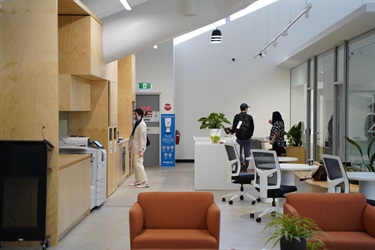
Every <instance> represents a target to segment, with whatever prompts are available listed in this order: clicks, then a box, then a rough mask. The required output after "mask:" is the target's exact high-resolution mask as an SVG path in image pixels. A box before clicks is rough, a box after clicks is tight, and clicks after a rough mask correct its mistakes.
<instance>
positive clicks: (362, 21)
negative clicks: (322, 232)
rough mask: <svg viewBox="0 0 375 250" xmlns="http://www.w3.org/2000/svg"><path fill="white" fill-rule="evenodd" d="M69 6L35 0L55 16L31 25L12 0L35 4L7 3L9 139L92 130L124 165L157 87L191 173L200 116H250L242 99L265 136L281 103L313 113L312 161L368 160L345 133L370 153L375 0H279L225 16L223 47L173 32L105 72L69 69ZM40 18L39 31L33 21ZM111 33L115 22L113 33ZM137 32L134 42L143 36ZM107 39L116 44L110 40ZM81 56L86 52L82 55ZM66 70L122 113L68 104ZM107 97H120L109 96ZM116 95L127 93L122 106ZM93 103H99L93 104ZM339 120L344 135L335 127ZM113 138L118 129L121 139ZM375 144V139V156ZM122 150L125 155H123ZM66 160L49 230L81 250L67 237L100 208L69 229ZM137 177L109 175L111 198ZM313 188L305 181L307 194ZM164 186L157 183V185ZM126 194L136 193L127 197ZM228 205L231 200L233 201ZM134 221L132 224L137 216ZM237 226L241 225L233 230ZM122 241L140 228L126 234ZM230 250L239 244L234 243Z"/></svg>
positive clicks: (309, 125) (297, 115) (54, 187)
mask: <svg viewBox="0 0 375 250" xmlns="http://www.w3.org/2000/svg"><path fill="white" fill-rule="evenodd" d="M58 2H59V1H54V2H53V3H48V4H47V3H46V2H45V1H40V2H38V4H36V6H37V10H35V9H33V8H32V7H30V11H31V12H30V13H32V14H34V13H38V14H39V15H40V13H43V15H42V17H43V18H39V19H38V20H37V21H34V22H32V23H30V25H26V23H27V19H23V18H20V16H17V17H18V18H20V20H22V21H19V22H18V21H17V18H14V19H11V18H9V12H8V11H9V9H8V7H9V6H11V5H13V4H14V6H15V7H14V6H13V7H14V8H20V10H22V11H23V9H24V8H25V6H27V5H28V4H29V3H28V2H27V1H26V2H22V1H21V2H17V3H15V2H14V3H11V1H9V0H5V1H1V2H0V4H1V8H0V18H1V24H0V25H1V27H2V31H1V32H2V34H4V35H2V36H1V39H0V44H2V46H1V53H0V61H1V62H2V65H3V66H2V70H1V72H0V76H1V81H0V87H1V88H2V90H3V91H1V93H0V97H1V98H0V108H1V109H0V110H1V115H0V124H1V128H0V138H1V140H41V139H44V138H46V139H48V140H49V141H50V142H51V143H52V144H53V145H55V147H56V148H58V145H59V138H61V137H64V136H69V135H72V134H74V135H84V136H89V137H91V138H92V139H95V140H98V141H100V142H101V143H102V144H103V145H104V146H105V148H106V149H107V152H108V154H107V157H108V158H107V159H108V163H107V164H112V163H113V162H114V161H117V160H114V159H111V158H110V157H111V156H110V155H111V154H109V152H110V151H111V152H113V154H115V151H116V150H117V145H116V144H115V141H116V140H117V139H118V138H124V139H126V138H128V135H129V134H130V132H131V126H132V118H131V111H132V110H133V109H134V107H136V106H137V102H136V96H137V95H156V96H158V97H159V102H160V104H159V110H158V111H159V112H160V114H163V113H164V114H170V113H173V114H175V115H176V124H175V127H176V129H177V130H179V131H180V132H181V137H180V144H179V145H176V161H177V162H187V164H189V166H190V167H191V169H193V166H194V165H193V164H192V162H194V139H193V138H194V136H201V137H206V136H207V131H205V130H199V125H198V122H197V120H198V119H199V117H202V116H206V115H208V114H209V113H211V112H220V113H224V114H226V116H227V117H228V118H229V119H231V118H232V117H233V116H234V115H235V114H236V113H238V112H239V105H240V104H241V103H242V102H246V103H248V104H249V105H250V109H249V113H250V114H251V115H252V116H253V118H254V122H255V131H254V137H255V138H262V139H264V138H265V137H266V136H267V135H268V134H269V130H270V125H269V124H268V120H269V119H270V117H271V114H272V112H273V111H279V112H280V113H281V114H282V115H283V118H284V121H285V125H286V126H285V127H286V128H290V127H291V126H292V125H294V124H296V123H298V122H299V121H303V122H304V129H305V131H306V132H307V131H308V133H305V134H304V146H305V147H306V150H307V153H306V158H311V159H314V160H317V161H319V160H321V155H322V154H323V153H328V154H335V155H339V156H340V157H341V158H342V159H343V160H345V161H358V160H360V155H359V154H358V152H357V150H356V149H355V148H353V147H352V146H350V145H349V144H348V143H347V142H346V141H345V139H344V136H348V137H349V138H352V139H353V140H355V141H356V142H358V143H359V144H360V145H361V146H362V147H363V148H365V149H366V148H367V146H368V145H369V143H370V140H369V139H368V138H369V137H368V134H369V133H367V131H368V130H366V128H367V127H365V124H364V123H365V120H366V116H368V115H371V113H373V111H372V110H371V107H372V106H371V105H374V104H373V103H375V76H374V73H373V72H374V70H373V69H374V68H375V60H374V58H375V54H374V53H375V52H374V51H375V50H374V47H375V42H374V41H375V30H374V29H375V13H374V11H375V2H374V1H373V0H372V1H371V0H369V1H339V0H337V1H319V0H311V1H289V0H280V1H276V2H274V3H271V4H270V5H268V6H265V7H263V8H262V9H259V10H256V11H254V12H252V13H250V14H248V15H246V16H243V17H241V18H238V19H236V20H233V21H230V20H229V18H225V24H221V25H218V27H217V28H218V29H220V30H221V32H222V34H223V40H222V43H219V44H211V43H210V36H211V32H212V30H209V31H206V32H204V33H203V34H201V35H198V36H196V37H194V38H192V39H189V40H187V41H185V42H182V43H179V44H175V43H174V41H173V39H168V40H167V41H162V40H161V41H162V42H160V43H158V44H157V49H155V48H151V47H150V48H145V49H143V50H137V51H136V52H134V53H129V54H127V55H121V52H120V51H119V53H118V54H119V55H121V58H115V59H117V60H118V61H116V60H113V61H106V62H105V66H104V60H103V66H100V67H97V68H95V65H94V66H92V65H91V67H92V69H89V70H88V71H89V72H84V73H81V72H78V73H77V72H68V70H72V69H68V68H69V67H66V68H64V69H62V68H60V67H61V66H59V60H61V57H60V58H59V57H58V51H59V46H58V45H59V43H60V44H61V43H62V42H63V41H61V40H60V39H61V37H58V35H57V33H58V32H57V31H58V26H59V25H58V22H59V21H58V20H57V18H56V16H57V13H58V12H57V6H56V3H58ZM74 2H75V1H74ZM307 3H311V5H312V7H311V9H310V10H309V15H308V17H307V18H306V17H305V16H303V17H302V18H300V19H299V20H298V21H297V22H295V23H294V24H293V25H292V26H291V27H290V28H289V30H288V35H287V36H281V37H279V38H278V39H277V45H276V46H275V47H274V46H269V47H268V48H267V50H266V51H267V53H266V55H265V56H264V57H263V58H260V57H259V56H258V57H256V58H254V56H256V55H258V54H259V53H260V52H262V49H263V48H264V46H265V45H267V44H268V43H269V42H271V41H272V39H273V38H275V37H276V36H277V34H278V33H279V32H280V31H281V30H282V29H283V28H284V27H286V26H288V24H289V23H290V21H291V20H293V18H295V17H296V16H297V15H298V14H299V13H301V11H302V10H303V9H304V8H305V7H306V5H307ZM33 4H34V3H33ZM59 4H60V3H59ZM30 6H33V5H30ZM338 10H339V11H338ZM22 11H21V12H22ZM19 15H21V14H19ZM9 24H11V25H9ZM31 24H33V27H30V26H32V25H31ZM104 24H105V22H104ZM18 25H21V26H22V27H24V29H18V31H17V32H16V33H12V32H11V31H12V29H13V28H16V27H19V26H18ZM36 27H37V28H36ZM28 30H29V32H28ZM51 31H52V32H51ZM30 33H33V34H30ZM10 34H12V35H10ZM105 34H106V32H105V26H104V32H103V36H104V37H103V40H105ZM22 37H26V38H27V39H22ZM41 37H43V39H41ZM113 39H114V38H113ZM126 39H131V36H129V37H127V38H126ZM126 39H125V41H126ZM16 41H17V42H16ZM94 44H95V43H94ZM95 45H96V46H99V47H100V46H105V44H104V45H103V44H102V42H97V43H96V44H95ZM104 51H105V49H104ZM93 52H95V47H94V49H93ZM75 60H78V59H77V57H75ZM115 61H116V62H115ZM113 68H116V69H114V70H113ZM119 69H123V70H124V72H125V71H126V73H127V74H126V76H124V77H123V78H121V79H125V80H123V82H121V81H122V80H119V79H118V82H116V79H117V76H120V75H121V74H122V73H121V72H122V71H120V70H119ZM62 70H66V72H65V74H64V75H78V76H79V77H80V78H83V79H86V78H85V77H87V76H89V77H87V78H88V79H89V81H95V83H94V84H93V83H92V82H91V83H89V85H90V88H91V96H90V95H89V96H88V97H87V91H83V93H85V94H86V96H85V98H79V99H80V100H81V101H82V100H84V99H91V105H93V103H95V105H97V106H95V107H96V108H98V109H102V110H101V112H102V113H106V114H107V113H108V112H110V111H109V110H111V108H113V107H114V106H116V107H117V105H118V107H117V108H116V109H112V111H113V112H112V113H111V112H110V115H109V116H108V119H107V118H106V119H102V117H101V116H91V115H90V114H89V112H88V111H87V109H86V108H87V107H83V108H82V106H81V107H79V109H78V110H79V111H73V110H68V109H66V110H62V109H60V108H59V91H60V92H61V89H60V88H59V87H60V86H59V85H58V83H59V81H60V79H59V77H61V76H59V75H61V71H62ZM83 70H84V71H85V70H86V69H83ZM103 71H105V72H111V73H112V75H111V74H107V75H106V73H105V72H103ZM113 72H115V73H113ZM129 72H130V74H129ZM90 75H94V77H92V76H90ZM98 75H99V76H103V77H98ZM114 75H116V76H114ZM65 77H66V76H65ZM68 78H69V77H68ZM103 79H105V80H103ZM139 82H150V83H152V89H147V90H140V89H138V88H137V83H139ZM129 83H130V86H129ZM59 84H60V83H59ZM80 86H85V87H86V88H87V86H88V85H87V82H84V83H83V84H81V85H80ZM114 89H118V92H116V93H115V94H113V95H111V94H112V93H113V90H114ZM100 90H102V91H103V92H100ZM111 91H112V92H111ZM103 93H106V94H107V95H108V96H107V97H106V98H104V99H103V95H102V94H103ZM124 93H127V94H124ZM129 93H130V94H129ZM116 95H117V96H116ZM121 96H125V97H124V99H126V100H125V101H123V100H121ZM117 98H118V99H117ZM114 100H118V103H117V101H114ZM167 103H168V104H170V105H171V107H172V108H171V109H170V110H168V111H167V110H166V109H165V108H164V105H165V104H167ZM120 104H124V105H123V106H120ZM85 105H87V103H86V104H84V105H83V106H85ZM331 118H332V130H333V133H332V140H331V139H330V138H329V137H330V135H329V132H328V124H329V123H330V120H331ZM87 121H91V122H92V123H91V124H90V125H88V126H87V127H86V128H84V127H83V126H82V123H83V122H87ZM92 124H95V125H92ZM43 127H45V128H43ZM42 128H43V129H42ZM41 130H42V134H41ZM152 133H154V134H156V135H157V134H158V133H159V132H158V131H157V129H156V131H154V130H153V131H152ZM108 136H111V138H110V140H108ZM115 148H116V149H115ZM156 150H160V149H158V148H157V149H156ZM374 151H375V149H374V147H373V148H372V152H374ZM116 152H120V150H119V151H116ZM115 157H117V156H113V158H115ZM111 161H112V163H111ZM113 164H114V163H113ZM179 164H184V163H178V164H177V165H176V168H175V169H174V170H170V169H168V170H164V169H159V170H155V169H153V167H155V166H152V167H150V170H149V171H150V172H151V171H161V172H163V171H167V172H169V171H178V168H179ZM58 166H59V155H58V151H54V152H53V153H52V156H51V164H50V168H51V169H52V171H51V173H49V177H48V182H47V190H48V194H47V208H48V209H49V213H48V212H47V214H48V216H47V223H46V225H47V226H46V227H47V232H48V234H49V235H51V236H52V237H51V245H52V247H51V248H54V247H56V249H78V248H75V246H74V243H72V246H69V247H67V248H59V241H60V240H61V242H62V244H63V241H64V239H69V238H70V237H72V236H70V235H71V234H74V232H75V230H76V228H79V227H80V226H81V224H82V223H83V222H85V220H87V219H89V218H90V217H91V216H93V215H94V213H95V212H97V211H95V210H94V211H93V213H92V214H91V215H88V216H82V215H81V214H79V215H78V216H77V218H76V219H78V221H80V222H79V223H76V222H75V223H72V224H74V226H73V227H69V226H67V228H66V229H64V230H63V231H59V229H58V227H59V226H58V225H59V222H58V220H59V219H60V218H59V217H58V214H59V213H58V211H60V212H61V210H59V209H60V208H59V206H61V204H59V199H60V196H59V173H58V172H59V171H58V169H59V168H58ZM107 167H108V165H107ZM156 167H159V166H156ZM185 167H186V166H184V167H182V168H183V169H184V168H185ZM108 169H109V167H108ZM151 169H152V170H151ZM146 171H147V169H146ZM108 174H110V173H108V171H107V176H108ZM127 174H128V175H127V176H120V177H117V179H116V180H115V181H114V180H112V181H109V180H108V179H107V189H108V185H110V188H109V190H111V191H110V192H109V193H107V199H108V201H109V200H110V199H111V197H112V199H114V198H113V197H115V195H116V196H117V195H119V194H120V192H124V193H127V192H128V191H124V190H127V189H128V187H127V185H126V184H127V183H128V182H129V181H130V180H131V179H132V178H133V176H132V175H131V173H130V174H129V173H127ZM186 174H187V175H188V177H187V178H191V175H193V174H194V173H192V171H186ZM60 185H61V182H60ZM181 188H182V189H184V187H181ZM189 188H192V187H191V186H189ZM303 188H304V187H301V189H302V190H303ZM152 189H153V187H152V184H151V188H150V190H152ZM173 189H174V188H173V185H170V186H168V189H167V190H165V191H173ZM177 189H179V188H177ZM155 190H157V188H156V189H155ZM162 190H164V189H162ZM129 192H131V194H130V196H131V198H130V199H131V200H132V201H133V202H134V201H135V194H136V192H138V190H137V191H136V192H135V191H133V190H131V191H129ZM214 193H215V199H217V201H218V203H219V202H220V203H221V200H220V198H221V192H214ZM121 199H127V196H126V195H125V196H124V197H122V198H121ZM108 203H109V204H108V207H106V204H104V205H103V207H101V208H98V209H97V210H98V211H102V210H105V209H108V210H110V209H109V207H111V205H110V202H108ZM220 205H221V207H223V206H224V205H228V204H220ZM129 206H130V204H126V205H124V207H126V208H125V209H124V210H122V211H123V212H124V213H126V212H127V211H128V208H129ZM239 207H241V208H240V209H241V210H238V211H233V210H234V209H233V210H232V209H231V208H223V210H224V211H226V212H228V213H232V212H233V213H234V214H233V216H237V217H238V216H239V217H241V218H242V217H243V216H246V215H244V214H245V213H247V211H248V209H249V208H252V207H251V205H250V204H248V203H245V204H236V206H235V207H234V208H239ZM103 208H104V209H103ZM84 211H85V210H84ZM245 211H246V212H245ZM86 212H87V211H86ZM238 213H240V214H238ZM242 213H243V214H242ZM249 213H250V211H249ZM51 214H53V215H51ZM123 219H124V221H123V223H124V224H125V225H126V223H128V221H127V217H126V216H125V218H123ZM246 219H247V218H246ZM81 220H82V221H81ZM246 222H248V223H252V224H253V225H252V228H251V231H255V232H256V234H259V232H260V231H261V230H262V229H263V227H262V226H260V225H257V224H256V223H255V222H254V221H250V219H249V221H247V220H246ZM259 226H260V227H259ZM235 227H236V226H235V225H233V228H235ZM77 230H80V229H77ZM120 230H125V229H124V228H121V229H120ZM121 237H128V236H127V235H126V233H124V234H123V235H122V236H121ZM244 237H245V236H244ZM225 238H226V236H225V235H223V236H222V241H225ZM241 238H242V237H241ZM122 244H124V242H121V243H120V244H119V245H114V246H110V247H109V248H111V247H112V248H113V249H127V248H128V247H129V246H128V245H126V246H123V245H122ZM125 244H126V243H125ZM224 246H228V248H229V247H235V245H233V246H229V245H225V244H224ZM6 247H8V246H6ZM81 247H82V246H81ZM101 247H102V248H98V249H104V247H105V246H101ZM81 249H84V248H81ZM87 249H89V248H88V247H87ZM90 249H94V248H90ZM239 249H241V248H239ZM242 249H246V248H245V247H244V248H242ZM249 249H251V248H249ZM254 249H255V248H254ZM257 249H261V248H259V247H258V248H257Z"/></svg>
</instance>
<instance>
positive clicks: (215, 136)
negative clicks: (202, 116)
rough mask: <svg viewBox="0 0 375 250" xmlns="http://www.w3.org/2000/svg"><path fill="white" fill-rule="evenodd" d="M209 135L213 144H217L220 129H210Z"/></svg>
mask: <svg viewBox="0 0 375 250" xmlns="http://www.w3.org/2000/svg"><path fill="white" fill-rule="evenodd" d="M209 137H210V140H211V142H212V143H213V144H218V143H219V142H220V138H221V129H210V135H209Z"/></svg>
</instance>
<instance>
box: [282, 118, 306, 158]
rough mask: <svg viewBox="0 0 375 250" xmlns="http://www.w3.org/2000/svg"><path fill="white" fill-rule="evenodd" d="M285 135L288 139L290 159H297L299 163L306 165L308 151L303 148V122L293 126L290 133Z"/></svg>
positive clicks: (287, 150)
mask: <svg viewBox="0 0 375 250" xmlns="http://www.w3.org/2000/svg"><path fill="white" fill-rule="evenodd" d="M285 134H286V136H287V139H288V146H287V147H286V155H287V156H290V157H297V158H298V163H306V149H305V147H302V135H303V127H302V121H300V122H299V123H298V124H295V125H293V126H292V127H291V128H290V129H289V131H288V132H286V131H285Z"/></svg>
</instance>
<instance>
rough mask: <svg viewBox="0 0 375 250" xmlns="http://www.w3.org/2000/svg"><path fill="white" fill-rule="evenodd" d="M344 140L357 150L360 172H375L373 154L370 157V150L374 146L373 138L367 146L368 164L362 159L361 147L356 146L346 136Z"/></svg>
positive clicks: (374, 156) (374, 140)
mask: <svg viewBox="0 0 375 250" xmlns="http://www.w3.org/2000/svg"><path fill="white" fill-rule="evenodd" d="M345 139H346V140H347V141H348V142H349V143H350V144H352V145H354V146H355V147H356V148H357V149H358V152H359V154H360V155H361V160H362V163H360V164H359V170H360V171H368V172H375V153H373V154H372V155H371V148H372V146H373V145H374V142H375V138H372V140H371V141H370V143H369V144H368V147H367V157H368V160H369V161H368V163H366V162H365V160H364V159H363V151H362V149H361V147H360V146H359V145H358V143H357V142H355V141H354V140H352V139H350V138H349V137H347V136H345Z"/></svg>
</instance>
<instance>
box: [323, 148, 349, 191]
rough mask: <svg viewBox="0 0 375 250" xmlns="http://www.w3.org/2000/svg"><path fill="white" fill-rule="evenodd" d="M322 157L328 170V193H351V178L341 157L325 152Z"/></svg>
mask: <svg viewBox="0 0 375 250" xmlns="http://www.w3.org/2000/svg"><path fill="white" fill-rule="evenodd" d="M322 159H323V163H324V167H325V169H326V171H327V183H328V191H327V193H349V192H350V185H349V180H348V176H347V175H346V171H345V169H344V166H343V165H342V162H341V159H340V157H339V156H336V155H327V154H323V155H322Z"/></svg>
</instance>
